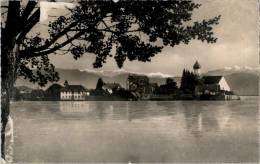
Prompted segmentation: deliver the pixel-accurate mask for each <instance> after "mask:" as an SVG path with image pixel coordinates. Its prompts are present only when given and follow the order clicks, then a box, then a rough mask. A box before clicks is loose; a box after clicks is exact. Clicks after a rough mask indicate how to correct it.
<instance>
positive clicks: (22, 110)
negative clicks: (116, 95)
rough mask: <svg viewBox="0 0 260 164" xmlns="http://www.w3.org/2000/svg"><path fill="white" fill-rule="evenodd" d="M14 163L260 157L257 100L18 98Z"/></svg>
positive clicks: (244, 159)
mask: <svg viewBox="0 0 260 164" xmlns="http://www.w3.org/2000/svg"><path fill="white" fill-rule="evenodd" d="M11 114H12V117H13V120H14V161H15V162H176V163H177V162H258V159H259V157H258V154H259V153H258V97H245V98H242V100H241V101H160V102H156V101H139V102H126V101H125V102H124V101H121V102H115V101H113V102H111V101H107V102H95V101H89V102H88V101H84V102H71V101H70V102H13V103H12V105H11Z"/></svg>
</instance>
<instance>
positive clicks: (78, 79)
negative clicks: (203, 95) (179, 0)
mask: <svg viewBox="0 0 260 164" xmlns="http://www.w3.org/2000/svg"><path fill="white" fill-rule="evenodd" d="M259 70H260V69H259V68H250V67H238V66H234V67H225V68H222V69H217V70H213V71H209V72H207V73H205V74H204V75H212V76H213V75H222V76H224V77H225V78H226V80H227V82H228V84H229V85H230V87H231V89H232V90H233V91H234V92H235V93H236V94H238V95H258V94H259V89H258V88H259V87H258V84H259V83H258V79H259V78H258V75H259ZM56 71H57V72H59V76H60V80H59V81H58V83H59V84H61V85H63V83H64V81H65V80H68V82H69V83H70V84H80V85H83V86H85V87H86V88H89V89H90V88H95V87H96V83H97V80H98V78H102V79H103V80H104V81H105V82H108V83H113V82H115V83H119V84H120V85H121V86H122V87H126V80H127V77H128V75H129V73H131V74H139V75H146V76H148V77H149V79H150V82H151V83H157V84H158V85H161V84H165V82H166V78H167V77H173V76H171V75H168V74H163V73H160V72H157V73H136V72H128V71H126V70H124V69H121V70H112V71H110V70H109V71H100V70H87V69H86V70H76V69H73V70H69V69H57V70H56ZM173 78H174V80H175V81H176V82H177V84H178V86H179V85H180V81H181V78H180V77H173ZM16 85H17V86H28V87H31V88H37V87H38V86H37V85H33V84H32V83H30V82H28V81H26V80H23V79H18V80H17V82H16ZM50 85H51V84H50V83H49V84H47V85H46V86H45V87H44V88H43V89H46V88H47V87H49V86H50Z"/></svg>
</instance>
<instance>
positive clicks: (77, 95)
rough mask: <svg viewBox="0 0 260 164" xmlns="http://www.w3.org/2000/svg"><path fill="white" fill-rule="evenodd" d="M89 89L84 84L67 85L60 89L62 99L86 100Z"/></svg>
mask: <svg viewBox="0 0 260 164" xmlns="http://www.w3.org/2000/svg"><path fill="white" fill-rule="evenodd" d="M86 96H89V91H87V90H86V88H84V87H83V86H82V85H66V86H65V87H63V88H61V90H60V100H85V97H86Z"/></svg>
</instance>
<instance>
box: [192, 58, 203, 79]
mask: <svg viewBox="0 0 260 164" xmlns="http://www.w3.org/2000/svg"><path fill="white" fill-rule="evenodd" d="M200 68H201V65H200V64H199V62H198V61H197V60H196V62H195V64H194V65H193V71H194V74H195V75H197V76H200V73H201V72H200Z"/></svg>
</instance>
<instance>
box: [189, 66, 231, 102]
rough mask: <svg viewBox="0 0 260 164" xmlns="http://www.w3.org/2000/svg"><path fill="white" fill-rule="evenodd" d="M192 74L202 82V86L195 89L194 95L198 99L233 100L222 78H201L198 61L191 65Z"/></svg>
mask: <svg viewBox="0 0 260 164" xmlns="http://www.w3.org/2000/svg"><path fill="white" fill-rule="evenodd" d="M193 71H194V74H195V75H196V76H197V77H198V78H199V79H200V80H201V81H202V84H200V85H197V86H196V87H195V95H196V96H197V97H200V98H209V99H225V100H228V99H234V96H235V95H234V94H233V92H232V91H231V89H230V87H229V85H228V83H227V81H226V79H225V77H224V76H202V75H201V65H200V64H199V62H198V61H196V62H195V64H194V65H193Z"/></svg>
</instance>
